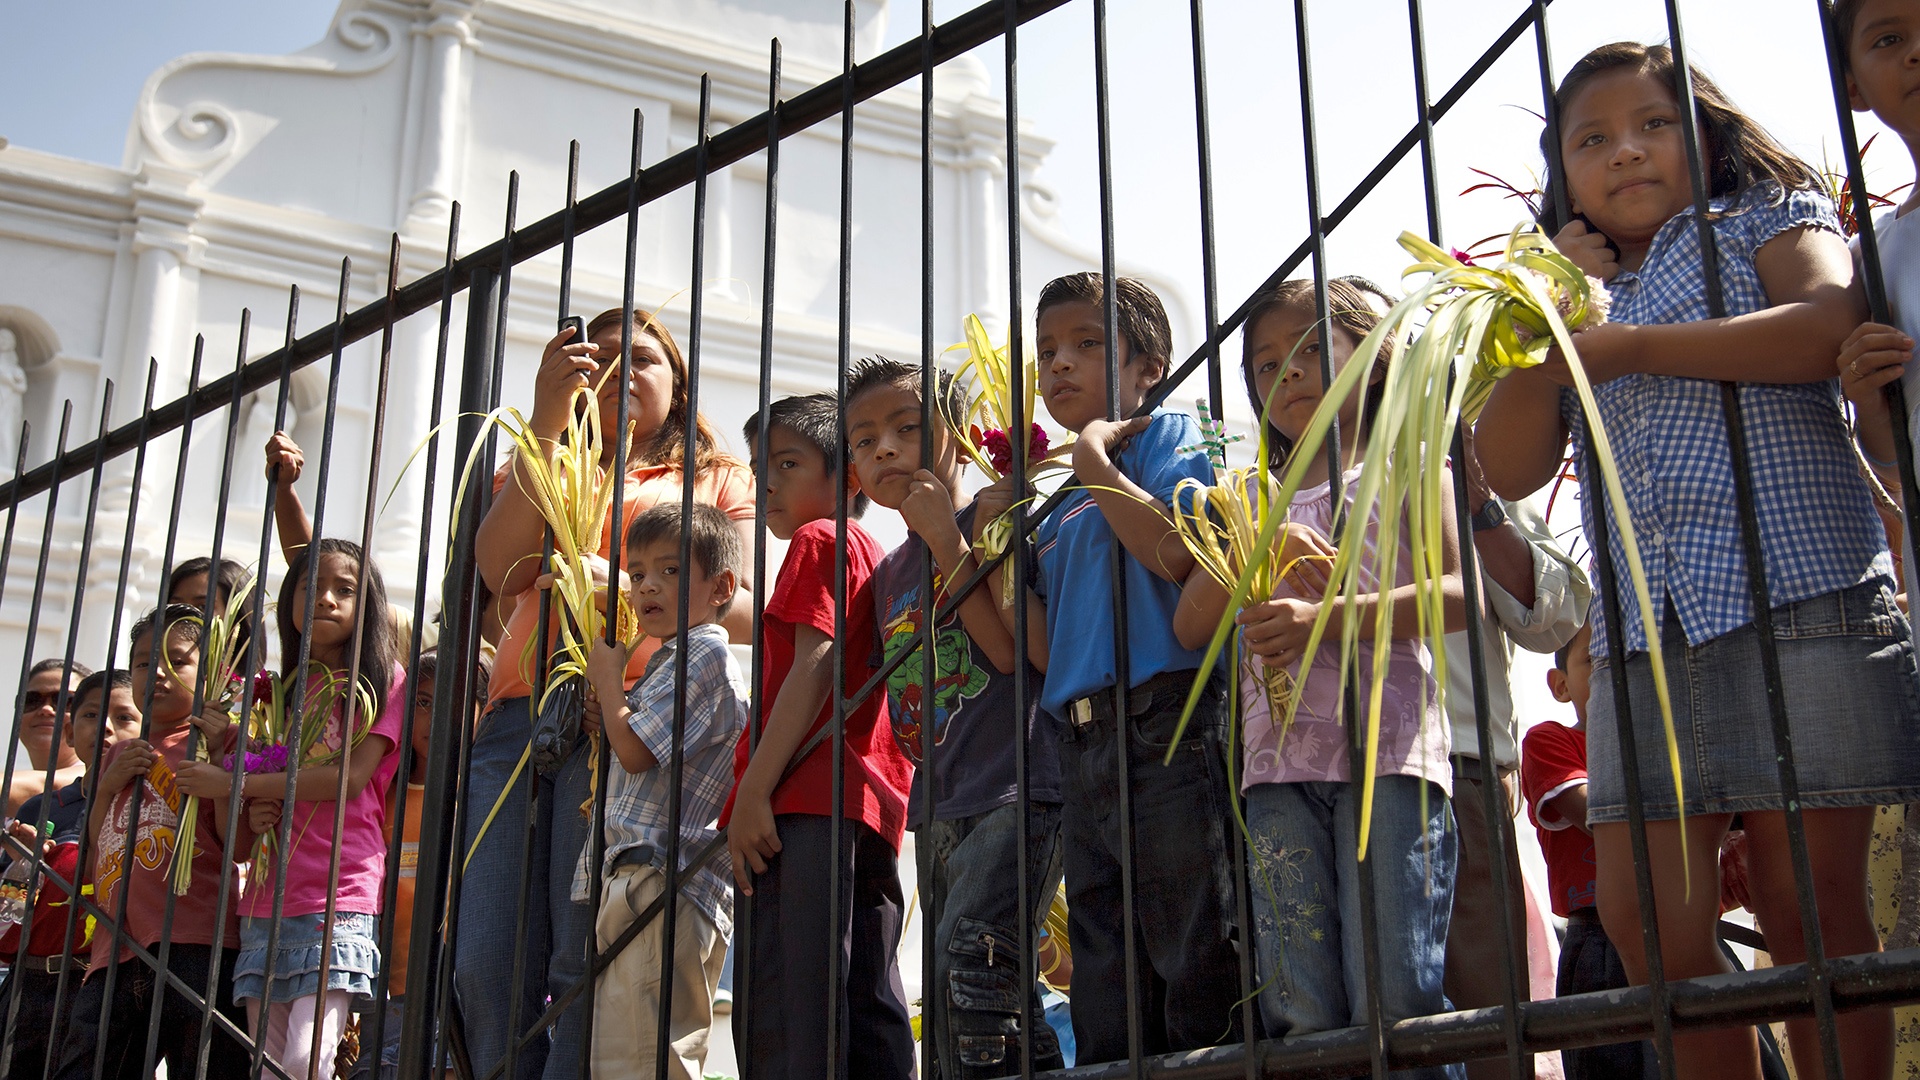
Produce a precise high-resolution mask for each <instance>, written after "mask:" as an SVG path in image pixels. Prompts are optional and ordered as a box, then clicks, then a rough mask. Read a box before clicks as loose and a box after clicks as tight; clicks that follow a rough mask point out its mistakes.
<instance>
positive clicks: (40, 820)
mask: <svg viewBox="0 0 1920 1080" xmlns="http://www.w3.org/2000/svg"><path fill="white" fill-rule="evenodd" d="M156 371H157V365H155V364H154V362H153V361H152V359H151V358H149V359H148V361H147V390H146V398H147V404H149V405H151V404H152V402H153V382H154V377H155V374H156ZM142 415H145V414H144V411H143V413H142ZM112 419H113V380H112V379H108V380H106V381H105V383H103V384H102V387H101V391H100V435H101V436H105V435H106V433H107V432H108V431H109V430H110V428H109V427H108V425H109V424H110V423H111V421H112ZM95 441H96V442H97V443H99V444H100V445H99V448H97V449H96V450H95V451H94V454H93V482H92V483H91V484H90V485H89V486H88V493H87V513H86V517H85V518H84V519H83V523H82V525H81V540H80V559H79V565H78V566H77V567H76V568H75V571H74V578H73V606H72V609H71V613H70V614H69V616H68V620H67V635H66V637H67V642H66V649H65V652H64V654H63V658H62V660H61V665H62V666H61V668H60V689H59V691H58V692H57V696H56V698H55V701H54V709H53V715H54V724H53V742H52V744H51V745H49V746H48V748H47V769H46V776H45V779H44V780H43V781H42V783H43V784H44V786H43V787H42V788H41V789H40V790H41V791H42V793H43V795H42V797H41V799H40V813H39V814H38V815H37V816H36V817H35V819H34V822H33V836H34V843H33V844H32V845H31V846H30V847H29V849H28V852H27V856H26V859H27V865H28V870H27V886H26V888H27V899H28V903H27V905H26V910H25V912H24V913H23V914H22V916H21V919H20V922H19V923H18V924H16V925H17V926H18V928H19V932H20V951H19V953H18V954H17V956H16V957H15V960H14V968H13V970H14V971H24V970H25V968H24V967H22V966H21V965H22V964H24V963H25V961H26V958H27V945H28V944H29V939H30V938H31V936H32V934H33V909H34V906H35V905H34V904H33V903H32V900H33V894H34V892H36V891H37V889H36V887H35V883H36V882H38V881H39V879H40V877H41V871H42V868H43V867H42V863H43V861H44V860H43V855H42V852H43V850H44V844H43V843H42V841H43V840H44V838H45V836H46V828H47V821H48V811H49V810H51V809H52V806H53V799H54V796H55V794H56V792H57V791H58V788H57V783H58V776H59V772H60V738H61V728H62V727H63V726H64V725H63V722H62V721H63V719H64V718H65V717H66V716H67V714H68V710H70V709H71V708H73V694H72V686H73V684H74V682H75V681H76V680H74V679H73V678H71V677H70V676H69V675H68V672H70V671H72V670H73V651H74V645H75V643H76V642H77V641H78V640H79V637H80V611H81V607H82V605H83V604H85V603H86V596H87V566H88V563H89V561H90V559H91V557H92V555H93V523H94V517H95V515H96V514H97V513H98V512H99V509H100V476H101V472H102V470H103V469H105V467H106V454H105V450H106V440H105V439H104V438H97V439H96V440H95ZM137 491H138V489H137V488H136V494H135V496H134V497H135V499H138V497H139V496H138V493H137ZM29 670H31V669H29ZM26 683H27V680H26V679H24V678H23V679H21V680H20V685H21V689H22V691H23V692H24V690H25V689H26ZM108 689H109V690H111V687H109V688H108ZM102 711H103V712H104V711H105V710H104V705H103V709H102ZM14 716H15V721H14V723H15V727H16V728H18V727H21V726H23V725H24V723H25V720H26V716H25V715H24V713H15V714H14ZM103 726H104V725H103ZM14 742H15V744H16V745H17V744H18V743H19V736H18V734H17V733H16V735H15V738H14ZM13 766H14V755H12V754H8V755H7V769H6V771H7V773H8V774H9V775H8V776H7V777H6V780H5V783H4V784H0V788H4V789H5V790H7V791H12V790H13V777H12V775H11V774H12V772H13ZM15 858H18V856H15ZM38 887H39V888H45V887H46V886H45V883H40V884H39V886H38ZM69 899H70V900H71V899H74V898H73V897H71V896H69ZM18 990H19V988H18V987H17V986H16V987H15V988H14V991H15V992H13V993H10V994H8V995H7V998H8V1001H7V1022H6V1026H5V1027H4V1028H3V1029H0V1031H4V1038H0V1073H6V1072H9V1071H10V1070H11V1069H12V1067H13V1060H12V1059H13V1035H14V1031H13V1028H14V1023H15V1021H16V1017H17V1015H18V1013H19V1009H20V993H19V992H18ZM55 1050H56V1048H55V1047H53V1046H51V1045H50V1046H49V1047H48V1051H49V1053H52V1052H54V1051H55Z"/></svg>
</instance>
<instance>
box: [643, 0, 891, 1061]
mask: <svg viewBox="0 0 1920 1080" xmlns="http://www.w3.org/2000/svg"><path fill="white" fill-rule="evenodd" d="M853 5H854V0H846V3H845V5H843V9H842V21H843V24H844V26H843V30H842V37H841V69H840V73H841V80H842V81H841V87H842V89H841V93H840V248H839V252H840V281H839V292H840V295H839V301H838V303H839V308H838V315H839V324H840V325H839V342H838V349H837V351H836V352H835V358H836V361H837V362H836V363H835V365H834V366H835V368H836V369H837V370H836V371H835V375H834V388H835V394H834V396H835V397H836V398H837V399H838V400H840V401H845V400H846V399H847V366H848V365H849V364H850V363H852V361H853V101H854V93H853ZM834 415H835V420H834V445H833V465H834V469H833V476H834V479H835V484H834V486H835V487H837V488H838V489H839V492H838V494H836V495H835V496H834V504H833V645H832V648H831V649H830V650H829V651H828V660H827V666H828V669H829V672H830V674H829V676H828V685H829V686H830V687H831V688H832V689H831V690H830V691H829V694H828V697H829V699H830V700H831V701H832V702H833V720H832V724H833V780H832V784H833V812H832V814H831V816H830V817H829V819H828V820H829V822H830V824H829V826H828V832H829V836H830V840H831V843H832V845H833V855H832V857H831V858H830V859H829V860H828V861H827V866H826V873H827V925H828V926H829V927H832V928H833V929H832V934H831V937H830V939H829V940H828V942H827V1060H826V1068H827V1073H828V1075H837V1073H838V1066H837V1063H838V1062H839V1060H840V1057H841V1055H843V1054H845V1053H846V1052H847V1048H846V1047H845V1046H844V1045H842V1041H841V1037H840V1017H841V1012H842V1009H843V1008H844V1007H845V1005H846V1001H845V998H846V988H845V987H844V986H843V985H842V980H844V979H845V978H846V970H845V963H844V962H843V958H842V957H841V955H840V949H841V945H840V930H839V927H840V924H841V918H842V916H843V915H845V913H846V911H847V900H848V898H847V896H846V889H845V888H844V887H843V885H842V878H841V874H840V852H841V850H842V847H843V844H844V843H845V840H846V817H847V814H846V805H845V804H846V793H847V760H846V754H847V688H846V681H847V680H846V651H847V642H846V633H847V512H848V508H847V469H848V468H849V467H850V466H851V465H852V462H851V461H849V460H848V455H847V414H846V410H844V409H836V410H834ZM761 426H762V427H764V426H765V425H764V424H763V425H761ZM856 843H857V840H856ZM669 900H671V898H669ZM924 1027H925V1024H924V1021H923V1023H922V1028H923V1030H924Z"/></svg>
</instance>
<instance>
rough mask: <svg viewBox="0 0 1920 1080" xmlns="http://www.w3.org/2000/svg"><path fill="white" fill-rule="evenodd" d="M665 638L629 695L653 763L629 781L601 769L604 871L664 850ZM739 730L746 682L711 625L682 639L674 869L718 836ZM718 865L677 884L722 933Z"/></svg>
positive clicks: (578, 881) (727, 923)
mask: <svg viewBox="0 0 1920 1080" xmlns="http://www.w3.org/2000/svg"><path fill="white" fill-rule="evenodd" d="M674 650H675V643H674V641H673V640H672V639H668V640H667V641H665V642H663V643H662V644H661V646H660V651H659V652H656V653H654V654H653V656H652V658H651V659H649V660H648V661H647V672H646V674H645V675H644V676H642V677H641V679H640V681H639V682H638V683H636V684H634V687H633V689H631V690H629V691H627V707H628V708H629V709H632V710H633V712H632V714H631V715H630V716H629V717H628V720H627V722H628V724H629V725H630V726H631V727H632V728H633V733H634V734H635V735H638V736H640V741H641V742H643V743H645V744H646V745H647V749H648V751H650V752H651V753H652V754H653V756H654V758H655V759H656V760H657V761H659V763H660V764H659V765H657V766H655V767H654V768H651V769H648V770H647V771H646V772H643V773H639V774H634V773H629V772H627V771H626V770H625V769H623V768H621V767H620V764H619V762H617V761H616V762H614V763H613V766H612V768H610V769H608V770H607V774H608V779H607V825H606V828H607V852H606V867H605V869H606V870H608V871H610V870H611V869H612V868H613V862H614V859H615V858H616V857H618V856H619V855H620V853H621V852H623V851H627V850H629V849H631V848H636V847H639V846H640V845H641V844H652V845H653V846H654V847H655V848H657V849H658V850H659V851H660V852H661V854H662V857H664V855H665V853H666V850H667V800H668V798H670V797H671V794H672V790H673V789H672V779H673V772H672V763H673V654H674ZM746 726H747V683H746V679H745V678H744V677H742V676H741V674H740V665H739V663H737V662H736V661H735V660H734V658H733V653H732V652H730V651H729V650H728V649H727V632H726V631H725V630H724V629H722V628H721V627H720V626H719V625H717V624H715V623H703V624H701V625H699V626H695V627H693V628H692V629H690V630H688V631H687V720H686V728H685V730H684V733H683V735H682V742H681V752H682V754H683V755H684V758H685V762H686V764H685V765H684V766H683V767H682V771H681V784H682V793H681V796H680V800H681V801H680V867H681V869H682V870H684V869H686V865H687V863H688V862H689V861H690V860H691V859H692V858H693V856H694V854H695V853H696V852H698V851H699V850H700V848H701V847H702V846H703V845H705V844H706V842H707V841H709V840H711V839H713V838H714V837H715V836H718V835H719V832H718V831H717V830H716V829H714V828H713V827H712V826H713V822H714V819H715V818H717V817H719V816H720V807H721V805H722V804H723V803H725V802H726V801H727V792H728V791H730V790H731V789H732V788H733V746H734V743H736V742H738V741H739V740H740V732H741V731H742V730H744V729H745V728H746ZM590 850H591V849H590V848H589V849H583V850H582V851H581V852H580V858H579V860H578V861H577V863H576V864H575V866H574V872H573V898H574V899H575V900H576V901H587V900H590V899H592V898H591V897H589V896H588V895H587V884H588V882H587V857H588V852H589V851H590ZM726 865H727V861H726V859H725V858H716V859H714V860H712V861H710V862H708V864H707V865H706V867H705V868H703V869H702V870H700V872H699V873H697V874H695V875H693V877H692V878H691V879H688V878H684V877H683V878H681V881H682V883H683V884H684V886H685V889H686V892H685V893H684V895H685V896H687V897H688V898H689V899H691V900H692V901H693V902H694V903H695V904H697V905H699V907H700V910H701V911H702V912H704V913H706V915H707V917H708V918H710V919H712V920H713V923H714V925H715V926H717V927H719V928H720V932H721V933H723V934H726V935H728V936H731V935H732V933H733V905H732V903H731V901H730V898H731V895H732V894H731V887H730V886H729V885H728V884H727V876H726V874H724V873H722V872H721V869H720V868H721V867H724V866H726Z"/></svg>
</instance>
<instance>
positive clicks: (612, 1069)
mask: <svg viewBox="0 0 1920 1080" xmlns="http://www.w3.org/2000/svg"><path fill="white" fill-rule="evenodd" d="M665 885H666V875H665V874H663V873H661V872H660V871H659V870H658V869H656V868H654V867H651V866H623V867H620V868H619V869H617V870H615V871H614V872H613V876H612V877H610V878H608V879H607V882H606V898H605V899H604V900H602V901H601V903H600V914H599V917H598V919H597V920H596V921H595V922H594V935H595V937H596V939H597V940H598V942H599V947H600V948H601V949H602V950H604V949H606V948H607V946H609V945H610V944H612V943H613V940H614V939H615V938H617V937H619V936H620V934H621V933H622V932H623V931H625V930H626V928H627V927H628V926H630V925H632V924H633V920H634V918H635V917H636V916H637V915H638V913H639V912H641V911H644V910H646V907H647V905H648V904H650V903H652V902H653V900H654V898H656V897H658V896H659V895H660V892H661V889H662V888H663V887H664V886H665ZM676 918H677V920H678V921H677V922H676V924H675V928H674V936H675V938H677V939H678V943H677V947H676V948H675V949H674V955H673V1018H672V1021H671V1024H670V1028H669V1032H668V1034H669V1036H670V1037H671V1038H672V1040H673V1056H672V1057H671V1058H669V1059H668V1062H667V1075H668V1076H669V1077H672V1078H673V1080H701V1076H702V1075H703V1070H704V1069H705V1066H706V1063H707V1032H708V1029H709V1028H710V1027H712V1025H713V991H714V987H715V986H717V985H718V984H719V981H720V966H721V964H722V963H724V962H725V960H726V957H727V943H726V941H725V940H724V939H723V938H722V937H721V936H720V932H719V930H718V929H717V928H715V926H714V925H713V921H712V920H711V919H709V918H707V916H706V915H705V914H703V913H702V912H701V911H700V909H699V908H698V907H697V906H695V905H694V903H693V902H692V901H690V900H687V899H685V897H684V894H683V896H682V899H681V900H680V908H679V912H678V914H677V916H676ZM665 921H666V920H665V919H664V918H662V917H661V916H655V917H654V919H653V922H652V923H651V924H649V925H648V927H647V929H645V930H643V931H641V932H640V936H639V937H637V938H635V939H634V940H633V941H632V942H630V943H629V944H628V945H627V947H626V948H625V949H622V950H621V951H620V955H618V956H616V957H615V958H614V960H613V963H611V964H609V965H608V966H607V969H606V970H605V971H603V972H601V973H600V978H599V980H598V981H597V982H596V983H595V984H594V988H593V992H594V1001H593V1075H594V1076H596V1077H600V1078H603V1080H612V1078H615V1077H619V1078H623V1080H624V1078H627V1077H634V1076H651V1075H653V1071H654V1065H653V1062H654V1053H655V1050H656V1048H657V1042H658V1039H659V1034H658V1033H659V1028H658V1027H657V1025H656V1020H657V1018H658V1015H659V1011H660V949H661V942H662V927H663V926H664V924H665Z"/></svg>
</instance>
